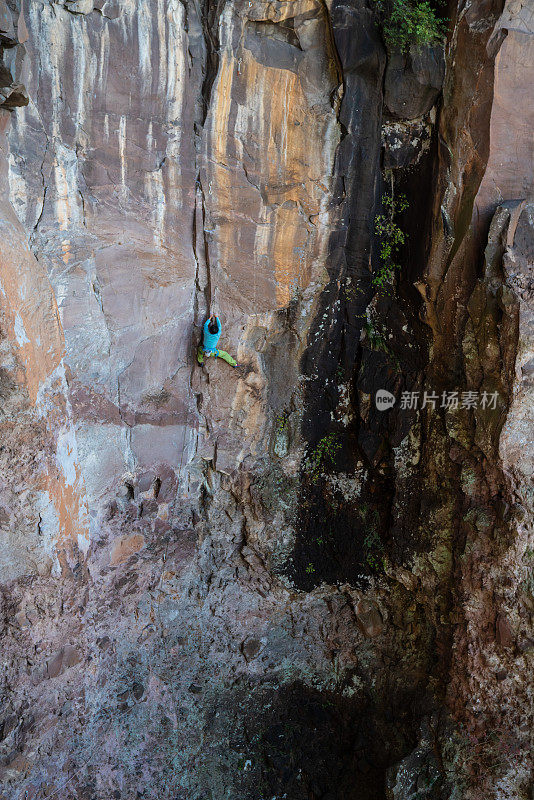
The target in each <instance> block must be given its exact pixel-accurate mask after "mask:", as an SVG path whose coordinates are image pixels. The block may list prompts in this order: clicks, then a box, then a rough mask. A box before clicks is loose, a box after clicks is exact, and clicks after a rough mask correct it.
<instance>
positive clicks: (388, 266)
mask: <svg viewBox="0 0 534 800" xmlns="http://www.w3.org/2000/svg"><path fill="white" fill-rule="evenodd" d="M382 205H383V207H384V212H385V213H384V214H377V216H376V217H375V233H376V235H377V236H378V237H379V238H380V240H381V244H380V253H379V257H380V267H379V269H378V271H377V273H376V275H375V276H374V277H373V281H372V282H373V286H375V287H376V289H377V290H378V291H379V292H380V293H382V294H388V293H389V290H390V287H391V283H392V281H393V276H394V274H395V270H396V269H400V267H399V264H397V263H396V261H395V259H396V258H397V255H398V252H399V249H400V248H401V247H402V245H403V244H404V242H405V241H406V234H405V233H404V231H403V230H401V228H399V226H398V225H397V223H396V222H395V219H396V217H397V216H398V215H399V214H401V213H402V212H403V211H405V210H406V209H407V208H408V201H407V199H406V195H404V194H400V195H399V196H398V197H394V196H393V194H385V195H384V196H383V198H382Z"/></svg>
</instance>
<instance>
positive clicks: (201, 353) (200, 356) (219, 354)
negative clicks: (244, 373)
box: [197, 344, 237, 367]
mask: <svg viewBox="0 0 534 800" xmlns="http://www.w3.org/2000/svg"><path fill="white" fill-rule="evenodd" d="M210 356H215V357H216V358H222V360H223V361H226V363H227V364H230V366H231V367H237V361H236V360H235V359H233V358H232V356H231V355H229V353H227V352H225V351H224V350H204V348H203V347H202V345H201V344H200V345H199V346H198V350H197V361H198V363H199V364H203V363H204V357H207V358H209V357H210Z"/></svg>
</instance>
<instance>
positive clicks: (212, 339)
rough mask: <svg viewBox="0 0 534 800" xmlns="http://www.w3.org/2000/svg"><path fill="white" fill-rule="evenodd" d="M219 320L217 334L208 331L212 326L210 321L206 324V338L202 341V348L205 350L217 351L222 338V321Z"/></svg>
mask: <svg viewBox="0 0 534 800" xmlns="http://www.w3.org/2000/svg"><path fill="white" fill-rule="evenodd" d="M216 319H217V333H210V332H209V330H208V325H209V324H210V321H209V319H207V320H206V322H205V323H204V338H203V340H202V347H203V348H204V350H207V351H211V350H216V349H217V343H218V341H219V339H220V338H221V320H220V319H219V317H217V318H216Z"/></svg>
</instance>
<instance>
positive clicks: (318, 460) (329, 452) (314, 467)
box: [303, 432, 341, 482]
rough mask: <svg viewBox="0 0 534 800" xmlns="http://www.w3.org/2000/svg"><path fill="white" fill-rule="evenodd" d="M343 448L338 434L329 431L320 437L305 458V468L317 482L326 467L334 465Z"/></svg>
mask: <svg viewBox="0 0 534 800" xmlns="http://www.w3.org/2000/svg"><path fill="white" fill-rule="evenodd" d="M340 448H341V442H340V441H339V438H338V435H337V434H336V433H334V432H332V433H327V434H326V436H323V438H322V439H320V440H319V441H318V442H317V444H316V446H315V447H314V448H313V449H312V450H311V451H309V453H308V455H307V457H306V458H305V460H304V465H303V466H304V470H305V472H307V473H308V475H309V476H310V477H311V479H312V481H313V482H315V481H316V480H317V479H318V478H319V475H320V474H321V472H322V471H323V470H324V468H325V467H328V466H332V465H333V464H334V462H335V458H336V454H337V452H338V450H339V449H340Z"/></svg>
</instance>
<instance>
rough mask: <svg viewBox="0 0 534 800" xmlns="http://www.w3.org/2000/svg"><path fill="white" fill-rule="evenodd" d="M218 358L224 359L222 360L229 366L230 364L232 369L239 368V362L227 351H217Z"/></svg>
mask: <svg viewBox="0 0 534 800" xmlns="http://www.w3.org/2000/svg"><path fill="white" fill-rule="evenodd" d="M217 358H222V360H223V361H226V363H227V364H230V366H231V367H237V361H236V360H235V359H234V358H232V356H231V355H229V354H228V353H227V352H226V351H225V350H217Z"/></svg>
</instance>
